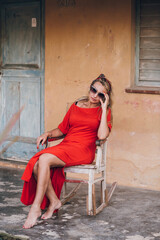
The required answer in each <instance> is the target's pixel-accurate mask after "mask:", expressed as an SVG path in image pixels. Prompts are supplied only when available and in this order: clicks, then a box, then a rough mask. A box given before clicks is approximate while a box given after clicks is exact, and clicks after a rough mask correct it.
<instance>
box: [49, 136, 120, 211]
mask: <svg viewBox="0 0 160 240" xmlns="http://www.w3.org/2000/svg"><path fill="white" fill-rule="evenodd" d="M60 138H64V136H62V137H58V138H50V139H48V140H47V145H48V142H50V141H55V140H58V139H60ZM106 153H107V139H106V140H97V141H96V157H95V160H94V162H93V163H92V164H84V165H77V166H72V167H65V168H64V172H65V175H66V180H65V183H64V192H63V199H62V200H61V202H62V205H63V204H65V203H66V202H68V201H69V200H70V199H71V198H72V197H73V196H74V195H75V194H76V192H77V190H78V189H79V188H80V186H81V184H82V183H86V184H88V195H87V199H86V205H87V206H86V208H87V215H96V214H98V213H99V212H100V211H102V210H103V208H104V207H106V206H107V205H108V203H109V201H110V199H111V197H112V195H113V192H114V190H115V188H116V186H117V182H114V183H113V184H112V185H111V187H110V190H109V192H108V191H107V189H106ZM67 173H77V174H87V175H88V179H87V180H85V179H77V178H68V176H67ZM97 174H98V175H97ZM96 175H97V176H96ZM98 182H100V184H101V204H100V206H99V207H96V194H95V183H98ZM67 183H78V185H77V186H75V188H74V189H73V190H71V191H70V193H69V194H67V195H66V184H67Z"/></svg>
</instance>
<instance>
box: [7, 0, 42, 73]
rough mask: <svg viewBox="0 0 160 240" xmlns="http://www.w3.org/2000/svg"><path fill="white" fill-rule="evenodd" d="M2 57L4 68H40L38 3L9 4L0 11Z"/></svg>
mask: <svg viewBox="0 0 160 240" xmlns="http://www.w3.org/2000/svg"><path fill="white" fill-rule="evenodd" d="M2 18H3V20H4V21H3V23H2V28H3V36H4V37H2V40H3V46H5V47H4V48H3V57H2V66H3V67H6V68H10V67H12V68H19V69H24V68H27V69H29V68H40V40H41V39H40V9H39V4H38V3H32V5H31V4H27V3H25V4H23V3H19V4H16V5H15V4H9V5H6V6H5V7H4V8H3V11H2Z"/></svg>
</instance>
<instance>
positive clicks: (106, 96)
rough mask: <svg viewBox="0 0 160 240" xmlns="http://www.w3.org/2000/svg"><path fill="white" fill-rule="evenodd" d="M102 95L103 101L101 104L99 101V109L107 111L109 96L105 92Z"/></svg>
mask: <svg viewBox="0 0 160 240" xmlns="http://www.w3.org/2000/svg"><path fill="white" fill-rule="evenodd" d="M103 94H104V97H105V100H104V102H103V101H102V99H100V102H101V107H102V110H107V106H108V105H109V96H108V94H107V93H105V92H103Z"/></svg>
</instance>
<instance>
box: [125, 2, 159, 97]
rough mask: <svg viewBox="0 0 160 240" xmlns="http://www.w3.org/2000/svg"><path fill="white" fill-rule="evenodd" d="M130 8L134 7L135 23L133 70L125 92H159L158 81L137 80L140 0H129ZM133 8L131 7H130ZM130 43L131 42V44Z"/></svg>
mask: <svg viewBox="0 0 160 240" xmlns="http://www.w3.org/2000/svg"><path fill="white" fill-rule="evenodd" d="M131 1H132V8H134V11H133V12H134V18H132V21H134V23H135V28H134V30H133V29H132V31H134V36H135V37H134V46H135V47H134V48H135V51H134V58H133V62H132V66H131V68H134V71H133V72H132V73H131V74H133V75H134V77H133V78H132V85H131V87H130V88H126V89H125V91H126V92H127V93H149V94H160V81H159V82H158V84H155V82H154V81H147V82H145V81H144V82H143V81H141V80H139V76H140V72H139V70H140V67H139V63H140V1H139V0H131ZM132 10H133V9H132ZM131 45H132V44H131ZM132 54H133V53H132Z"/></svg>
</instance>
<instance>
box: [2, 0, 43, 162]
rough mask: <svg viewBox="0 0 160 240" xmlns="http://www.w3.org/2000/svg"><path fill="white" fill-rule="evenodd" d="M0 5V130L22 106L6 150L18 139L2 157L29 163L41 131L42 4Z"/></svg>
mask: <svg viewBox="0 0 160 240" xmlns="http://www.w3.org/2000/svg"><path fill="white" fill-rule="evenodd" d="M0 3H1V6H0V7H1V35H0V36H1V56H0V57H1V61H0V62H1V65H0V72H1V73H2V74H1V76H0V98H1V103H0V116H1V123H0V130H1V131H2V130H3V129H4V127H5V126H6V124H7V122H8V121H9V119H10V118H11V117H12V115H13V114H14V113H15V112H17V111H18V110H19V109H20V108H21V107H22V106H24V110H23V111H22V113H21V116H20V119H19V121H18V122H17V123H16V125H15V126H14V127H13V129H12V131H11V132H10V136H9V138H8V140H7V141H6V142H5V143H4V144H3V146H5V145H6V144H7V143H9V142H10V140H11V139H12V138H13V137H14V136H19V140H18V142H16V143H14V144H13V145H12V147H10V148H9V149H8V150H7V151H6V152H5V153H4V154H3V156H2V158H8V159H10V158H12V159H16V160H19V159H20V160H23V159H24V160H26V159H27V160H28V159H29V158H30V157H31V156H32V155H33V154H35V153H36V152H37V149H36V144H35V143H36V138H37V137H38V136H39V135H40V134H41V132H42V131H43V130H44V121H43V119H44V117H43V86H44V62H43V60H44V57H43V56H44V30H43V24H42V22H43V19H42V18H43V14H42V12H43V11H42V7H43V4H42V2H41V0H39V1H27V2H26V1H23V0H18V1H17V2H16V1H13V2H12V1H11V0H9V1H3V0H0Z"/></svg>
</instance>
